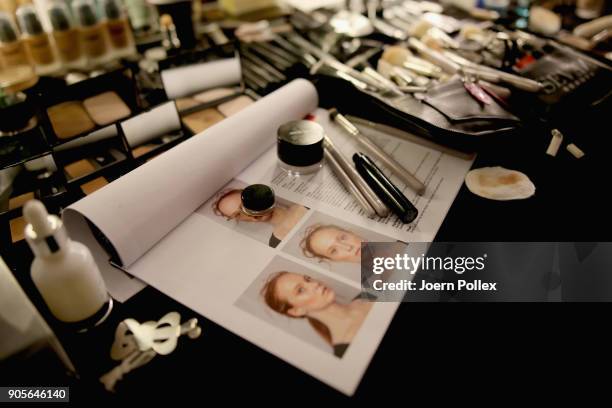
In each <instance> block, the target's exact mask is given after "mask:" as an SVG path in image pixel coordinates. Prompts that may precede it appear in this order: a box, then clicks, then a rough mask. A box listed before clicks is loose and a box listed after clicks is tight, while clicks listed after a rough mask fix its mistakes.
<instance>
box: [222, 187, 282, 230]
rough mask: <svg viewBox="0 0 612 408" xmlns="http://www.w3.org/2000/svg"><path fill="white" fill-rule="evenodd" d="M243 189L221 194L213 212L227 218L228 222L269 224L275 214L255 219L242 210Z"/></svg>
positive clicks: (270, 213)
mask: <svg viewBox="0 0 612 408" xmlns="http://www.w3.org/2000/svg"><path fill="white" fill-rule="evenodd" d="M241 194H242V189H233V190H229V191H225V192H223V193H221V195H220V196H219V198H217V201H215V203H214V204H213V210H214V212H215V214H216V215H219V216H222V217H225V218H227V219H228V220H237V221H245V222H268V221H270V218H272V214H273V212H272V211H271V212H269V213H268V214H265V215H262V216H260V217H253V216H250V215H247V214H244V213H243V212H242V211H241V210H240V209H241V206H242V200H241V197H240V195H241Z"/></svg>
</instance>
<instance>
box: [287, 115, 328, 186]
mask: <svg viewBox="0 0 612 408" xmlns="http://www.w3.org/2000/svg"><path fill="white" fill-rule="evenodd" d="M324 138H325V130H323V127H322V126H321V125H319V124H318V123H316V122H312V121H310V120H296V121H291V122H288V123H285V124H284V125H282V126H281V127H279V128H278V134H277V154H278V160H279V165H280V167H281V168H282V169H283V170H285V171H286V172H287V173H289V174H290V175H295V176H299V175H302V174H310V173H313V172H315V171H317V170H319V169H320V168H321V167H322V166H323V154H324V153H323V140H324Z"/></svg>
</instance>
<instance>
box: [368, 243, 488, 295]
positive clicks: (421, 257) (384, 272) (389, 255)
mask: <svg viewBox="0 0 612 408" xmlns="http://www.w3.org/2000/svg"><path fill="white" fill-rule="evenodd" d="M457 245H459V246H461V244H447V243H433V244H431V243H412V244H404V243H399V242H397V243H383V242H378V243H377V242H374V243H372V242H370V243H364V244H363V246H362V251H361V283H362V289H363V291H364V292H366V293H367V294H368V298H369V299H370V300H376V301H400V300H405V301H411V300H437V299H441V298H444V297H449V296H455V295H456V294H457V293H458V292H473V293H480V294H482V293H485V292H496V291H497V290H498V287H499V282H498V281H497V280H496V279H491V278H494V276H489V277H487V276H486V270H487V261H488V258H489V255H488V253H486V252H483V251H482V250H481V249H479V248H477V247H476V248H470V247H468V246H464V247H462V248H459V247H458V246H457Z"/></svg>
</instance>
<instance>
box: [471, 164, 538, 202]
mask: <svg viewBox="0 0 612 408" xmlns="http://www.w3.org/2000/svg"><path fill="white" fill-rule="evenodd" d="M465 184H466V185H467V188H468V189H469V190H470V191H471V192H472V193H474V194H476V195H477V196H480V197H483V198H488V199H490V200H500V201H506V200H521V199H525V198H529V197H531V196H532V195H534V194H535V186H534V184H533V183H532V182H531V180H529V177H527V176H526V175H525V174H523V173H521V172H520V171H515V170H509V169H505V168H503V167H499V166H498V167H483V168H480V169H474V170H471V171H470V172H469V173H468V174H467V175H466V176H465Z"/></svg>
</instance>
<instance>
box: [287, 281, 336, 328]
mask: <svg viewBox="0 0 612 408" xmlns="http://www.w3.org/2000/svg"><path fill="white" fill-rule="evenodd" d="M275 290H276V296H278V298H279V299H283V300H285V301H286V302H288V303H289V304H290V305H291V306H292V308H291V309H289V311H288V313H289V314H291V315H293V316H296V317H297V316H304V315H306V314H308V313H309V312H315V311H317V310H322V309H325V308H326V307H327V306H329V305H330V304H332V303H333V302H334V300H335V299H336V293H335V292H334V290H333V289H331V288H329V287H327V286H325V285H324V284H323V283H322V282H319V281H317V280H315V279H312V278H311V277H309V276H306V275H300V274H297V273H290V272H289V273H284V274H283V275H282V276H280V277H279V278H278V280H277V282H276V288H275Z"/></svg>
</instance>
